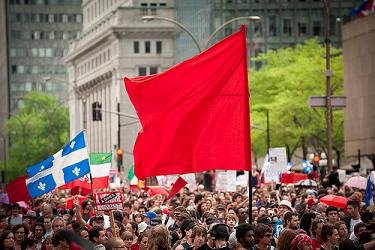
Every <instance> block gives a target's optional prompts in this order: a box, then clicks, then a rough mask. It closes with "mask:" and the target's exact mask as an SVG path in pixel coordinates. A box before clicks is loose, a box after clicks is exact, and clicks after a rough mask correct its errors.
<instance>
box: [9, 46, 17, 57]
mask: <svg viewBox="0 0 375 250" xmlns="http://www.w3.org/2000/svg"><path fill="white" fill-rule="evenodd" d="M9 56H10V57H15V56H17V50H16V49H15V48H11V49H9Z"/></svg>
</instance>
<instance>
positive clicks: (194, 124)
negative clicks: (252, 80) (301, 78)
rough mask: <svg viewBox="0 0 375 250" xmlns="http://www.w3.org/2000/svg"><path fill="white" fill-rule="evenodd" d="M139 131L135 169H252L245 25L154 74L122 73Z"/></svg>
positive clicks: (142, 172)
mask: <svg viewBox="0 0 375 250" xmlns="http://www.w3.org/2000/svg"><path fill="white" fill-rule="evenodd" d="M124 82H125V87H126V90H127V93H128V95H129V98H130V100H131V102H132V103H133V105H134V107H135V109H136V111H137V114H138V117H139V119H140V122H141V125H142V130H141V131H140V132H139V133H138V137H137V140H136V142H135V145H134V150H133V155H134V161H135V167H134V172H135V175H136V176H137V177H138V179H141V180H144V179H145V178H146V177H149V176H158V175H170V174H183V173H194V172H202V171H206V170H211V169H223V170H248V171H250V170H251V147H250V113H249V88H248V79H247V50H246V29H245V26H242V27H241V31H240V32H237V33H235V34H233V35H231V36H229V37H227V38H226V39H224V40H223V41H221V42H219V43H217V44H216V45H214V46H212V47H211V48H209V49H208V50H206V51H205V52H203V53H201V54H199V55H197V56H195V57H193V58H191V59H189V60H186V61H184V62H182V63H180V64H178V65H176V66H174V67H172V68H170V69H169V70H167V71H165V72H162V73H160V74H156V75H150V76H140V77H135V78H132V79H129V78H126V77H125V78H124Z"/></svg>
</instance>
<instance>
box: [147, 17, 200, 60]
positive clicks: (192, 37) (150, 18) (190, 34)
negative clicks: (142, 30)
mask: <svg viewBox="0 0 375 250" xmlns="http://www.w3.org/2000/svg"><path fill="white" fill-rule="evenodd" d="M142 20H143V21H146V22H147V21H152V20H164V21H167V22H171V23H174V24H175V25H177V26H178V27H179V28H180V29H182V30H183V31H185V32H186V33H187V34H188V35H189V36H190V37H191V39H193V41H194V43H195V45H196V46H197V49H198V51H199V53H201V52H202V49H201V47H200V46H199V43H198V41H197V39H196V38H195V37H194V35H193V33H191V32H190V30H188V29H187V28H186V27H185V26H184V25H183V24H181V23H179V22H177V21H176V20H174V19H172V18H168V17H163V16H143V17H142Z"/></svg>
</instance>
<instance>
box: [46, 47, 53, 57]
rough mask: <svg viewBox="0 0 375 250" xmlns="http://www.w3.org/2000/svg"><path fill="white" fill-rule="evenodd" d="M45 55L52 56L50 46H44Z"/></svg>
mask: <svg viewBox="0 0 375 250" xmlns="http://www.w3.org/2000/svg"><path fill="white" fill-rule="evenodd" d="M46 57H52V48H46Z"/></svg>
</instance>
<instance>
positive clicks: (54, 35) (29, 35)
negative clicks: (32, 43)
mask: <svg viewBox="0 0 375 250" xmlns="http://www.w3.org/2000/svg"><path fill="white" fill-rule="evenodd" d="M9 36H10V39H11V40H70V39H74V38H76V37H77V32H76V31H18V30H11V31H10V32H9Z"/></svg>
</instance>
